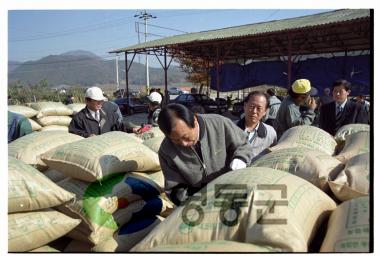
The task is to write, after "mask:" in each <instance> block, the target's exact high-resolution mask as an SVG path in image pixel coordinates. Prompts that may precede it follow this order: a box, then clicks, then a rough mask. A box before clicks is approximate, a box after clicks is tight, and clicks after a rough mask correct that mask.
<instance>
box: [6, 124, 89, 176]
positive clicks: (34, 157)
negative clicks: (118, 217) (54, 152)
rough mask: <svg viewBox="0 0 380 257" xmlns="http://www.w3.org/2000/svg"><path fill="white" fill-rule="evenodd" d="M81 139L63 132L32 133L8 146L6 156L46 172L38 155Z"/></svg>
mask: <svg viewBox="0 0 380 257" xmlns="http://www.w3.org/2000/svg"><path fill="white" fill-rule="evenodd" d="M81 139H83V137H81V136H78V135H74V134H70V133H66V132H63V131H44V132H34V133H31V134H28V135H25V136H23V137H20V138H18V139H16V140H15V141H13V142H12V143H10V144H8V156H12V157H14V158H16V159H19V160H21V161H24V162H25V163H27V164H30V165H33V166H35V167H37V168H38V169H39V170H46V169H47V165H46V164H45V163H44V162H43V161H42V160H41V159H40V155H41V154H44V153H46V152H48V151H49V150H51V149H53V148H55V147H57V146H61V145H64V144H67V143H71V142H77V141H79V140H81Z"/></svg>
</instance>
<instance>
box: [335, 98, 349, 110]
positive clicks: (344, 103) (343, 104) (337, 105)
mask: <svg viewBox="0 0 380 257" xmlns="http://www.w3.org/2000/svg"><path fill="white" fill-rule="evenodd" d="M346 103H347V98H346V101H344V102H343V103H342V104H338V103H337V102H335V107H336V108H335V109H336V113H338V108H339V106H341V107H342V110H343V109H344V106H346Z"/></svg>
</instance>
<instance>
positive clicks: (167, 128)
mask: <svg viewBox="0 0 380 257" xmlns="http://www.w3.org/2000/svg"><path fill="white" fill-rule="evenodd" d="M330 92H332V96H330ZM317 93H318V92H317V90H316V89H315V88H314V87H312V85H311V83H310V81H309V80H307V79H298V80H296V81H294V83H293V84H292V86H291V87H290V88H289V90H288V96H286V97H285V98H284V99H283V100H282V101H281V100H280V99H279V98H278V97H277V96H276V95H275V91H274V90H273V89H269V90H267V92H265V93H264V92H258V91H254V92H251V93H249V94H248V95H247V96H246V98H245V99H244V115H242V118H241V119H239V120H237V121H236V122H233V121H232V120H231V119H229V118H226V117H224V116H221V115H218V114H204V111H203V110H199V109H188V108H187V107H185V106H183V105H181V104H176V103H172V104H168V105H166V106H162V103H163V99H164V96H163V94H162V93H161V92H160V91H159V90H157V89H155V90H152V91H151V92H150V94H149V95H148V97H147V99H148V100H149V111H148V115H147V123H146V124H142V126H141V128H130V127H128V126H126V125H125V123H124V122H123V117H122V116H121V113H120V110H119V108H118V106H117V105H116V104H114V103H112V102H109V101H107V98H106V97H105V96H104V94H103V92H102V90H101V89H100V88H98V87H91V88H89V89H87V91H86V93H85V101H86V107H85V108H84V109H82V110H81V111H80V112H78V113H77V114H75V115H74V116H73V118H72V121H71V123H70V125H69V132H70V133H74V134H77V135H80V136H82V137H85V138H87V137H91V136H96V135H101V134H103V133H106V132H109V131H124V132H127V133H142V132H143V131H145V130H146V125H148V126H149V127H148V128H147V129H149V128H150V127H152V126H157V127H159V129H160V130H161V131H162V132H163V134H164V135H165V139H164V140H163V142H162V144H161V147H160V149H159V152H158V156H159V160H160V164H161V168H162V171H163V174H164V177H165V190H166V192H167V194H168V196H169V197H170V198H171V200H172V201H173V202H174V203H175V204H177V205H179V204H181V202H183V201H185V200H186V199H187V198H188V197H189V196H191V195H193V194H194V193H195V192H197V191H198V190H199V189H200V188H201V187H203V186H204V185H205V184H207V183H209V182H210V181H211V180H213V179H215V178H216V177H218V176H220V175H222V174H224V173H226V172H229V171H231V170H238V169H242V168H245V167H247V166H249V165H250V164H251V163H252V162H253V161H254V160H256V159H258V158H260V157H261V156H262V155H263V154H265V153H266V152H267V149H268V147H270V146H273V145H275V144H276V143H277V140H278V139H280V137H281V135H282V134H283V133H284V132H285V131H286V130H288V129H289V128H292V127H295V126H298V125H310V126H319V127H320V128H321V129H323V130H325V131H326V132H328V133H330V134H331V135H334V134H335V133H336V131H337V130H338V129H339V128H340V127H342V126H344V125H347V124H352V123H365V124H368V123H369V110H370V108H369V106H370V104H369V102H368V101H365V99H364V97H363V96H358V97H356V98H355V101H353V100H350V99H349V96H350V94H351V85H350V83H349V82H348V81H346V80H337V81H334V82H333V83H332V86H331V87H330V88H325V89H324V91H323V95H322V96H321V97H319V100H318V101H317V99H316V96H317ZM70 97H71V96H70ZM70 100H72V99H71V98H68V99H67V102H70ZM8 130H9V133H8V142H11V141H12V140H14V139H15V138H17V137H19V136H22V135H23V134H26V133H29V130H28V128H27V127H26V126H25V119H22V117H19V116H17V115H14V114H9V115H8Z"/></svg>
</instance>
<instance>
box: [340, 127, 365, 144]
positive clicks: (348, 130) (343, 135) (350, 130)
mask: <svg viewBox="0 0 380 257" xmlns="http://www.w3.org/2000/svg"><path fill="white" fill-rule="evenodd" d="M361 131H367V132H369V131H370V126H369V125H368V124H360V123H357V124H347V125H344V126H342V127H341V128H340V129H338V131H337V132H336V133H335V136H334V138H335V140H336V141H337V142H338V143H340V142H345V141H346V139H347V136H349V135H351V134H355V133H358V132H361Z"/></svg>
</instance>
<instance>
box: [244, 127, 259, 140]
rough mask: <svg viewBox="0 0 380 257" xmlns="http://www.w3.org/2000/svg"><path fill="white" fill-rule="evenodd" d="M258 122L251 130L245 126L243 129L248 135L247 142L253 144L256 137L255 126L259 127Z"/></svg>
mask: <svg viewBox="0 0 380 257" xmlns="http://www.w3.org/2000/svg"><path fill="white" fill-rule="evenodd" d="M259 124H260V123H257V125H256V127H255V128H254V129H253V130H252V131H249V130H248V129H247V128H245V130H244V132H245V133H246V134H247V135H248V142H249V143H250V144H253V142H254V141H255V139H256V137H257V128H258V127H259Z"/></svg>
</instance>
